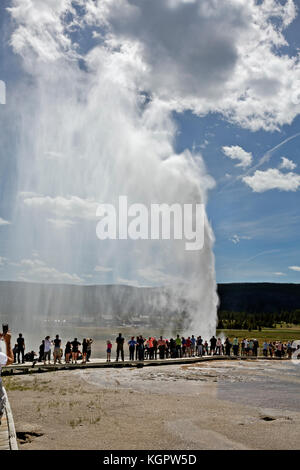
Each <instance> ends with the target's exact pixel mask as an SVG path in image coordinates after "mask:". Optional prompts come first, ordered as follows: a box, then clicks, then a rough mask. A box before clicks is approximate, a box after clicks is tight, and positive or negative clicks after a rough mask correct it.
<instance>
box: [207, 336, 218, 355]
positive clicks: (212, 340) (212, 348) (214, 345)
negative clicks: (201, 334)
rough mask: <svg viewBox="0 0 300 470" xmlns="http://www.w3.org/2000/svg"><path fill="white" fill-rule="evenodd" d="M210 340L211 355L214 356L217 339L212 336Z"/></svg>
mask: <svg viewBox="0 0 300 470" xmlns="http://www.w3.org/2000/svg"><path fill="white" fill-rule="evenodd" d="M209 341H210V355H211V356H212V355H213V354H215V350H216V344H217V340H216V338H215V337H214V336H213V337H212V338H210V340H209Z"/></svg>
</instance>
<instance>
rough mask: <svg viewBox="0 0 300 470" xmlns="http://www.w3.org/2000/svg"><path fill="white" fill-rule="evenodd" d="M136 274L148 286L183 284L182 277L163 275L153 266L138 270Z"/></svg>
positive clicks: (161, 271)
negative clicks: (146, 282) (147, 283)
mask: <svg viewBox="0 0 300 470" xmlns="http://www.w3.org/2000/svg"><path fill="white" fill-rule="evenodd" d="M138 274H139V276H141V277H142V278H143V279H145V280H146V281H148V282H149V283H150V284H161V285H167V284H176V283H182V282H184V280H183V279H182V277H179V276H172V275H170V274H168V273H165V272H164V271H163V270H162V269H160V268H157V267H154V266H147V267H146V268H142V269H139V270H138Z"/></svg>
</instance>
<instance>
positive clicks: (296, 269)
mask: <svg viewBox="0 0 300 470" xmlns="http://www.w3.org/2000/svg"><path fill="white" fill-rule="evenodd" d="M289 269H291V270H292V271H300V266H289Z"/></svg>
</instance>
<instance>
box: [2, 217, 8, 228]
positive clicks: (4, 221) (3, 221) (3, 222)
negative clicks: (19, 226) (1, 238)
mask: <svg viewBox="0 0 300 470" xmlns="http://www.w3.org/2000/svg"><path fill="white" fill-rule="evenodd" d="M4 225H10V222H9V221H8V220H4V219H2V218H1V217H0V227H1V226H4Z"/></svg>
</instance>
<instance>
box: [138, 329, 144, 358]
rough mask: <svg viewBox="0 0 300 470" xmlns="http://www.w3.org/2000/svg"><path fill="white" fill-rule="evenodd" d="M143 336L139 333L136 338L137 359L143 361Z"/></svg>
mask: <svg viewBox="0 0 300 470" xmlns="http://www.w3.org/2000/svg"><path fill="white" fill-rule="evenodd" d="M144 342H145V340H144V338H143V336H142V335H140V336H139V337H138V338H137V348H138V359H139V361H143V360H144Z"/></svg>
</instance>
